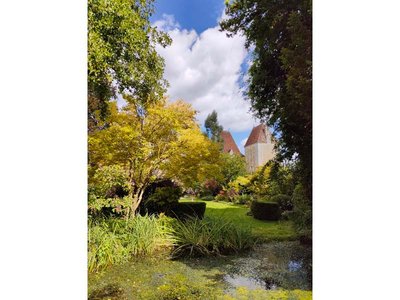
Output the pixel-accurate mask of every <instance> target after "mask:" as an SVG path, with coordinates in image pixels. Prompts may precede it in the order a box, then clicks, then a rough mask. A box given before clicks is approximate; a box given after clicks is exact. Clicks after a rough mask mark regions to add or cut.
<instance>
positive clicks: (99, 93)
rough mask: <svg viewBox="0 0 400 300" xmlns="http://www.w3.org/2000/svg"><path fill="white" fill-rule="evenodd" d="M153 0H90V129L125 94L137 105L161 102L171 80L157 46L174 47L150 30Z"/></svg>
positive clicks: (168, 39)
mask: <svg viewBox="0 0 400 300" xmlns="http://www.w3.org/2000/svg"><path fill="white" fill-rule="evenodd" d="M153 10H154V0H88V108H89V109H88V114H89V115H88V118H89V130H90V131H92V130H95V129H96V128H98V127H99V124H98V123H99V121H101V120H102V119H104V117H105V116H106V115H107V112H108V105H107V104H108V100H110V99H111V98H113V97H115V96H116V93H119V94H121V95H126V96H129V97H126V99H128V101H130V102H134V103H135V104H136V105H137V106H138V107H143V106H146V104H147V103H151V102H154V101H156V100H157V99H160V98H161V96H162V94H163V93H164V91H165V88H166V86H167V82H166V81H165V80H164V79H163V71H164V61H163V59H162V58H161V57H160V56H159V55H158V54H157V52H156V50H155V46H156V45H157V44H159V45H161V46H163V47H165V46H167V45H169V44H170V43H171V39H170V38H169V36H168V35H167V34H166V33H163V32H159V31H157V30H156V29H155V28H154V27H152V26H151V23H150V20H149V18H150V16H151V14H152V13H153Z"/></svg>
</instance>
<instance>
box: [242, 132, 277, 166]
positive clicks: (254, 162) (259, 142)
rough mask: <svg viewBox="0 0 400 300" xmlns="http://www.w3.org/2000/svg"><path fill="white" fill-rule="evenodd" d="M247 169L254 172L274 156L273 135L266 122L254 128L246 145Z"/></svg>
mask: <svg viewBox="0 0 400 300" xmlns="http://www.w3.org/2000/svg"><path fill="white" fill-rule="evenodd" d="M244 152H245V156H246V168H247V171H248V172H250V173H253V172H254V171H256V170H257V168H258V167H260V166H262V165H264V164H265V163H266V162H267V161H269V160H271V159H273V158H274V156H275V154H274V143H273V140H272V135H271V133H270V132H269V130H268V127H266V126H265V125H264V124H260V125H258V126H256V127H254V128H253V130H252V131H251V133H250V135H249V137H248V139H247V142H246V144H245V145H244Z"/></svg>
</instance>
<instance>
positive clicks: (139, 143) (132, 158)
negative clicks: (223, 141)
mask: <svg viewBox="0 0 400 300" xmlns="http://www.w3.org/2000/svg"><path fill="white" fill-rule="evenodd" d="M195 114H196V112H195V111H194V110H193V109H192V107H191V106H190V105H189V104H187V103H185V102H183V101H176V102H174V103H167V101H166V100H165V99H164V100H160V101H159V102H158V103H155V104H153V105H151V106H149V107H148V109H147V115H146V116H145V117H143V116H138V115H137V113H136V110H135V107H134V106H133V105H128V106H127V107H125V109H124V110H123V111H121V112H118V111H117V112H116V113H115V115H113V116H112V118H111V119H112V122H111V124H110V126H108V127H107V128H105V129H103V130H100V131H97V132H95V133H93V134H91V135H90V136H89V143H88V144H89V164H90V166H91V169H96V168H100V167H102V166H113V165H117V166H120V167H121V168H123V169H124V171H125V172H126V174H127V176H128V182H129V185H130V189H129V191H130V193H129V198H130V199H131V205H130V206H129V214H130V216H131V217H133V216H134V215H135V213H136V211H137V208H138V207H139V205H140V203H141V201H142V198H143V194H144V191H145V190H146V188H147V187H148V186H149V185H150V184H151V183H153V182H155V181H157V180H159V178H160V177H161V176H164V177H166V178H171V179H174V180H178V181H179V182H182V183H183V184H187V185H190V184H191V183H193V182H201V181H203V180H204V179H205V178H210V177H209V176H210V175H215V174H214V173H215V172H217V171H218V164H216V161H217V162H218V160H219V150H218V147H217V146H216V145H214V143H212V142H211V141H209V140H208V139H207V138H206V137H204V136H203V135H202V134H201V131H200V128H199V127H198V125H197V124H196V121H195ZM211 177H212V176H211Z"/></svg>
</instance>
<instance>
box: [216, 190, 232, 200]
mask: <svg viewBox="0 0 400 300" xmlns="http://www.w3.org/2000/svg"><path fill="white" fill-rule="evenodd" d="M214 200H215V201H217V202H220V201H224V202H228V201H229V198H228V196H227V195H226V193H225V192H221V193H219V194H218V195H217V196H215V198H214Z"/></svg>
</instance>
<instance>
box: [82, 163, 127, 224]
mask: <svg viewBox="0 0 400 300" xmlns="http://www.w3.org/2000/svg"><path fill="white" fill-rule="evenodd" d="M89 179H90V181H91V182H90V183H89V197H88V198H89V201H88V208H89V212H90V213H91V214H94V215H99V214H103V215H106V216H107V215H108V216H109V215H111V214H112V213H121V214H126V211H127V208H128V207H129V205H130V200H129V197H127V195H128V194H129V189H130V184H129V182H128V176H127V174H126V172H125V170H124V169H123V168H121V167H120V166H115V165H112V166H104V167H100V168H98V169H97V170H96V171H95V173H94V176H93V177H92V178H90V177H89Z"/></svg>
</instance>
